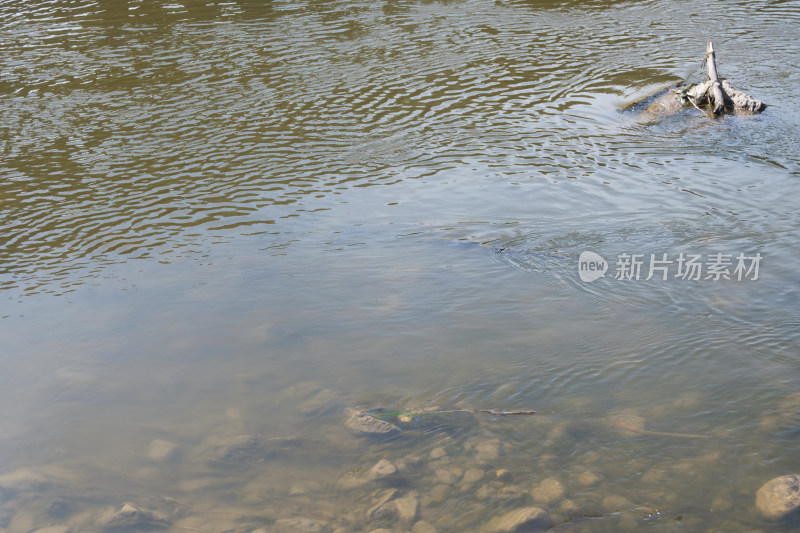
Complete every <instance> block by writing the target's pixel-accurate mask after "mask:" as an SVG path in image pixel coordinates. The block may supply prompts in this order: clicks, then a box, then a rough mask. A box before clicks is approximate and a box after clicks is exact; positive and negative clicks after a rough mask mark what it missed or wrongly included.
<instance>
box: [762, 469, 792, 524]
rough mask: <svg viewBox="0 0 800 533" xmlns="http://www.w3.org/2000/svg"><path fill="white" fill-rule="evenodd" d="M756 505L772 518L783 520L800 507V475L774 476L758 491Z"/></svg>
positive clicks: (765, 515) (763, 513) (767, 516)
mask: <svg viewBox="0 0 800 533" xmlns="http://www.w3.org/2000/svg"><path fill="white" fill-rule="evenodd" d="M756 507H758V510H759V511H760V512H761V514H762V515H764V517H765V518H768V519H770V520H782V519H784V518H787V517H788V516H789V515H791V514H793V513H794V512H796V511H797V510H798V509H800V476H798V475H797V474H790V475H786V476H780V477H776V478H773V479H771V480H769V481H767V482H766V483H764V485H762V486H761V488H760V489H758V492H756Z"/></svg>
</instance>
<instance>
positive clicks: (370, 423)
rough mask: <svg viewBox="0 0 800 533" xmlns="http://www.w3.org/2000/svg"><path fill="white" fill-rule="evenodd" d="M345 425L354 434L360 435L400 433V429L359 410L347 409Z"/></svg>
mask: <svg viewBox="0 0 800 533" xmlns="http://www.w3.org/2000/svg"><path fill="white" fill-rule="evenodd" d="M347 415H348V418H347V421H346V422H345V425H346V426H347V427H348V428H350V429H351V430H352V431H354V432H355V433H359V434H362V435H388V434H391V433H395V432H398V431H400V428H399V427H397V426H395V425H394V424H391V423H389V422H386V421H384V420H379V419H377V418H375V417H374V416H372V415H371V414H369V413H367V412H366V411H364V410H361V409H348V410H347Z"/></svg>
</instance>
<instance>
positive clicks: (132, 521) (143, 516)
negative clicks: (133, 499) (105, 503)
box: [98, 503, 169, 531]
mask: <svg viewBox="0 0 800 533" xmlns="http://www.w3.org/2000/svg"><path fill="white" fill-rule="evenodd" d="M98 526H100V528H101V529H103V530H104V531H117V530H121V529H128V528H140V529H141V528H147V529H156V528H162V527H167V526H169V520H168V519H167V518H166V517H165V516H163V515H162V514H160V513H157V512H155V511H152V510H150V509H145V508H144V507H137V506H136V505H134V504H132V503H125V504H124V505H123V506H122V508H121V509H120V510H119V511H116V512H115V511H114V510H113V509H111V510H109V511H107V512H106V513H104V514H103V515H101V516H100V519H99V520H98Z"/></svg>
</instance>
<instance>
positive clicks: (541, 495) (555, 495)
mask: <svg viewBox="0 0 800 533" xmlns="http://www.w3.org/2000/svg"><path fill="white" fill-rule="evenodd" d="M531 495H532V496H533V499H534V500H535V501H537V502H539V503H549V502H554V501H556V500H558V499H559V498H561V497H562V496H564V485H562V484H561V482H560V481H559V480H557V479H556V478H552V477H549V478H547V479H544V480H542V482H541V483H539V485H537V486H536V488H534V489H533V491H532V492H531Z"/></svg>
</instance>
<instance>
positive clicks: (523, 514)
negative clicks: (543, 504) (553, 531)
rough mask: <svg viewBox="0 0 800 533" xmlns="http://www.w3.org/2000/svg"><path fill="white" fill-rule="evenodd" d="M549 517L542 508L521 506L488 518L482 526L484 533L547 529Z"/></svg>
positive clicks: (513, 532)
mask: <svg viewBox="0 0 800 533" xmlns="http://www.w3.org/2000/svg"><path fill="white" fill-rule="evenodd" d="M549 526H550V519H549V517H548V516H547V512H546V511H545V510H544V509H539V508H538V507H523V508H522V509H517V510H515V511H511V512H508V513H506V514H504V515H502V516H498V517H496V518H493V519H492V520H490V521H489V522H488V523H487V524H486V525H485V526H484V528H483V531H484V532H485V533H515V532H518V531H532V530H536V529H541V530H544V529H547V528H548V527H549Z"/></svg>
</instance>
